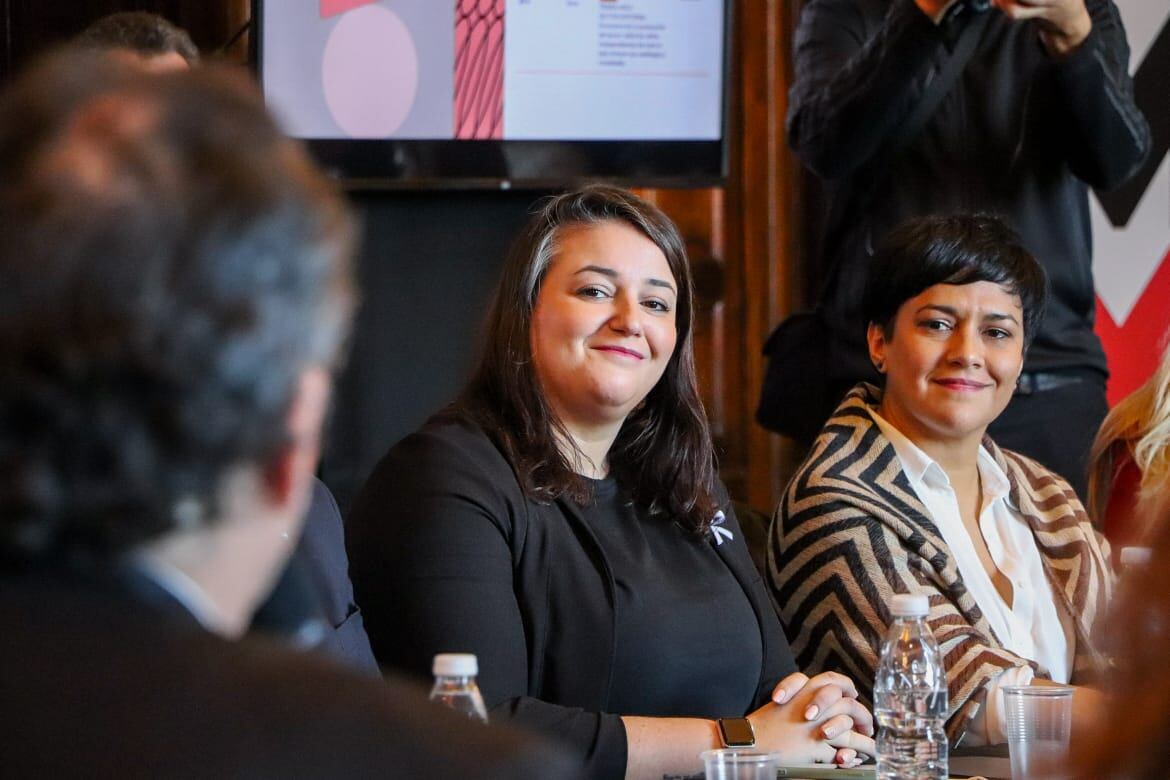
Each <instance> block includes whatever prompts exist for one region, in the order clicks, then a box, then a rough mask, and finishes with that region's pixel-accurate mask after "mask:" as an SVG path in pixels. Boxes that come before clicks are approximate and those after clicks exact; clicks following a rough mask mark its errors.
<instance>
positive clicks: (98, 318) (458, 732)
mask: <svg viewBox="0 0 1170 780" xmlns="http://www.w3.org/2000/svg"><path fill="white" fill-rule="evenodd" d="M0 180H2V181H3V182H4V187H3V189H2V190H0V225H3V226H4V240H3V241H0V635H2V636H3V640H2V641H0V734H2V735H3V737H2V744H3V749H0V774H2V775H4V776H11V777H99V778H100V777H118V778H127V777H281V778H293V777H304V778H315V777H329V778H332V777H376V776H402V777H423V778H449V777H497V778H525V777H546V776H553V777H565V776H572V775H569V774H567V773H566V772H565V771H564V770H565V765H564V763H563V759H562V757H561V756H560V755H559V754H557V753H556V752H551V751H549V750H548V749H547V748H545V747H541V746H539V745H534V744H533V743H532V741H531V740H530V739H528V738H524V737H521V736H519V735H517V734H515V733H514V732H512V731H510V730H509V729H506V728H505V729H491V728H485V727H482V726H478V725H476V724H472V723H470V722H468V721H467V720H466V719H465V718H461V717H459V716H458V715H456V714H454V713H452V712H450V711H448V710H445V709H442V708H439V707H436V706H434V705H431V704H430V703H428V702H427V701H426V697H425V695H424V694H423V692H422V691H421V690H420V689H418V688H416V687H415V686H413V685H409V684H407V683H404V682H402V681H393V680H387V681H386V683H385V684H383V683H381V682H380V681H377V680H371V679H370V678H369V677H368V676H367V675H363V674H360V673H357V672H355V671H352V670H350V669H347V668H345V667H343V666H341V665H339V664H336V663H334V662H331V661H329V660H327V659H324V658H320V657H315V656H312V655H309V654H304V653H299V652H296V651H293V650H291V649H289V648H288V647H287V646H286V645H285V644H284V643H278V642H273V641H268V640H265V639H262V638H257V637H251V636H245V632H246V631H247V629H248V627H249V624H250V622H251V620H252V617H253V613H254V612H255V610H256V609H257V607H258V606H259V604H260V603H261V602H262V601H263V600H264V598H265V597H266V595H267V594H268V591H269V589H270V588H271V587H272V585H273V583H274V582H275V581H276V578H277V575H278V574H279V572H280V571H281V569H282V568H283V566H284V563H285V561H286V560H287V559H288V557H289V555H290V553H291V550H292V547H293V540H294V539H295V537H296V535H297V534H298V532H299V530H300V525H301V522H302V518H303V516H304V512H305V508H306V506H307V504H308V501H309V494H310V491H311V490H312V489H313V477H312V475H313V469H314V468H315V465H316V461H317V455H318V451H319V444H320V438H321V423H322V419H323V418H324V416H325V411H326V407H327V405H328V399H329V394H330V388H331V384H332V381H331V369H332V368H333V366H334V365H335V364H336V363H337V361H338V360H339V358H340V356H341V353H342V349H341V345H342V343H343V341H344V340H345V336H346V334H347V332H348V330H349V323H350V320H351V312H352V309H353V305H354V298H355V294H354V290H353V282H352V270H351V256H352V247H351V236H352V233H353V229H352V224H351V218H350V216H349V214H348V210H347V209H346V208H345V206H344V204H343V202H342V199H341V197H340V195H339V194H338V192H337V191H336V189H335V187H334V186H333V185H332V184H331V183H330V182H329V181H328V180H327V179H326V178H325V177H324V176H323V175H321V174H320V173H319V172H318V171H317V170H316V169H315V168H314V167H313V166H312V164H311V163H310V162H309V160H308V157H307V155H306V154H305V152H304V150H303V149H302V148H301V147H300V146H299V145H298V144H297V143H295V142H293V141H291V140H289V139H287V138H285V137H284V136H283V135H282V134H281V132H280V131H279V129H278V128H277V126H276V124H275V122H274V121H273V120H272V119H271V118H270V117H269V116H268V115H267V113H266V112H265V110H264V107H263V105H262V102H261V100H260V97H259V94H258V91H257V90H256V89H255V86H254V85H253V84H252V83H251V82H250V81H249V80H248V79H247V78H246V76H245V75H244V74H242V73H239V72H228V71H223V72H220V71H218V70H217V69H207V70H198V71H189V72H180V73H171V74H167V75H153V74H148V73H146V72H144V71H143V70H142V69H141V68H138V67H128V66H125V65H121V64H119V63H116V62H114V61H113V60H112V59H111V58H108V57H95V56H93V55H90V54H84V55H83V54H79V53H76V52H74V53H72V54H69V55H61V56H59V57H57V58H54V59H51V60H49V61H47V62H45V63H43V64H41V65H40V66H38V67H36V68H34V69H33V70H32V71H30V72H29V73H27V74H26V75H25V76H23V77H22V78H21V79H20V80H18V81H17V82H16V83H15V84H14V85H13V86H12V88H11V90H10V91H8V92H7V93H6V94H4V96H3V97H2V98H0Z"/></svg>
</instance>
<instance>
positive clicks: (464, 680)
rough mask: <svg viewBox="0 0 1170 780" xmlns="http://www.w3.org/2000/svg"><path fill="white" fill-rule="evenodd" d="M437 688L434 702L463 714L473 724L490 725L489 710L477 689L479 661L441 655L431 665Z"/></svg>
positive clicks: (467, 655) (467, 656)
mask: <svg viewBox="0 0 1170 780" xmlns="http://www.w3.org/2000/svg"><path fill="white" fill-rule="evenodd" d="M431 672H432V673H433V674H434V675H435V685H434V687H433V688H431V697H430V698H431V701H434V702H438V703H439V704H442V705H444V706H446V707H450V708H451V709H453V710H455V711H456V712H462V713H463V714H464V715H466V716H467V717H469V718H471V719H472V720H477V721H479V722H480V723H487V722H488V716H487V708H486V707H484V706H483V696H482V695H481V694H480V692H479V686H478V685H476V682H475V676H476V675H477V674H479V661H478V660H476V657H475V656H474V655H473V654H471V653H440V654H439V655H436V656H435V661H434V663H433V664H432V665H431Z"/></svg>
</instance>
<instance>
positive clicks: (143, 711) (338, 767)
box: [0, 572, 576, 779]
mask: <svg viewBox="0 0 1170 780" xmlns="http://www.w3.org/2000/svg"><path fill="white" fill-rule="evenodd" d="M0 626H3V637H4V638H3V640H0V735H2V737H0V777H5V778H7V777H12V778H31V777H46V778H47V777H52V778H69V777H85V778H140V777H141V778H156V777H166V778H208V777H215V778H266V777H271V778H282V779H283V778H325V777H328V778H346V777H353V778H368V777H411V778H414V777H418V778H463V777H493V778H517V779H519V778H532V777H549V776H554V777H574V776H576V775H575V774H572V773H571V772H569V771H568V770H566V765H567V760H566V758H565V757H564V756H563V755H561V754H560V753H558V752H556V751H555V750H554V749H552V748H550V747H549V746H548V745H545V744H540V743H537V742H535V741H534V739H533V738H530V737H527V736H524V735H520V734H518V733H516V732H514V731H512V730H511V729H507V728H500V727H495V728H490V729H485V728H483V727H481V726H478V725H477V724H473V723H470V722H468V721H467V720H466V719H465V718H462V717H461V716H458V715H456V714H455V713H451V712H448V711H446V710H444V709H442V708H440V707H437V706H435V705H432V704H430V703H429V702H427V701H426V692H425V689H422V688H419V687H417V686H415V685H413V684H409V683H406V682H403V681H402V680H386V681H385V683H383V682H382V681H379V680H371V679H370V678H369V676H368V675H364V674H360V673H357V672H355V671H352V670H350V669H346V668H344V667H342V666H339V665H337V664H335V663H334V662H331V661H329V660H328V659H323V658H320V657H315V656H314V655H313V654H307V653H301V652H295V651H292V650H289V649H288V648H286V647H284V646H282V645H281V644H279V643H277V642H271V641H266V640H262V639H258V638H246V639H243V640H241V641H238V642H229V641H226V640H224V639H221V638H219V637H216V636H213V635H211V634H209V633H207V632H206V631H203V630H202V629H201V628H200V626H199V625H198V624H197V623H196V622H195V620H194V618H193V617H191V615H190V614H189V613H187V612H186V611H185V610H184V609H183V607H182V606H181V605H179V604H178V602H176V601H174V600H173V599H171V598H170V597H169V596H168V595H167V594H166V593H165V592H164V591H162V589H161V588H158V587H157V586H152V583H150V582H149V581H148V580H145V578H142V579H140V580H139V581H133V582H131V581H128V580H127V577H126V576H125V574H124V573H123V574H122V575H121V576H117V577H113V576H91V575H86V576H78V575H75V574H72V573H64V572H54V573H51V574H49V573H38V574H25V575H8V574H4V573H0Z"/></svg>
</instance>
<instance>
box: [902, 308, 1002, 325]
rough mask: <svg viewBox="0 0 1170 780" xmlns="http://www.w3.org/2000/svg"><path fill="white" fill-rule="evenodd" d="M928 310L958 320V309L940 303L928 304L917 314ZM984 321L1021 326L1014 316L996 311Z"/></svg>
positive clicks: (986, 316) (984, 318) (985, 317)
mask: <svg viewBox="0 0 1170 780" xmlns="http://www.w3.org/2000/svg"><path fill="white" fill-rule="evenodd" d="M927 310H932V311H937V312H941V313H942V314H947V315H950V316H951V317H955V318H956V319H957V318H958V316H959V310H958V309H956V308H954V307H953V306H943V305H942V304H939V303H928V304H926V305H925V306H922V307H920V308H919V309H918V312H917V313H919V314H920V313H922V312H924V311H927ZM983 321H984V322H1013V323H1015V324H1016V325H1019V324H1020V321H1019V320H1017V319H1016V317H1015V315H1014V314H1005V313H1002V312H996V311H993V312H991V313H989V314H986V315H984V317H983Z"/></svg>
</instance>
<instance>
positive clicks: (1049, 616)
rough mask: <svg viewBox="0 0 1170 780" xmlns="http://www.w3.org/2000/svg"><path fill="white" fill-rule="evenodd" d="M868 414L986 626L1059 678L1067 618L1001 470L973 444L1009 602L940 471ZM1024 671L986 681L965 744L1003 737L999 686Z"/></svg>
mask: <svg viewBox="0 0 1170 780" xmlns="http://www.w3.org/2000/svg"><path fill="white" fill-rule="evenodd" d="M869 413H870V416H872V417H873V420H874V422H875V423H877V426H878V428H880V429H881V432H882V433H883V434H884V435H885V437H886V438H887V439H888V440H889V441H890V444H892V445H893V446H894V451H895V452H896V453H897V455H898V460H899V461H900V462H901V464H902V471H903V472H904V473H905V474H906V477H907V479H908V480H909V481H910V486H911V487H912V488H913V489H914V493H915V494H916V495H917V496H918V499H919V500H920V501H921V502H922V503H923V504H924V505H925V506H926V509H927V511H929V512H930V517H931V519H932V520H934V524H935V525H936V526H937V527H938V530H939V533H940V534H941V535H942V538H943V540H944V541H945V542H946V543H947V546H948V547H949V548H950V551H951V555H952V556H954V559H955V563H956V565H957V566H958V568H959V574H960V576H962V578H963V583H964V584H965V585H966V586H967V589H968V590H969V591H970V593H971V595H972V597H974V599H975V603H976V604H978V605H979V609H980V610H981V611H982V612H983V615H984V616H985V617H986V618H987V622H988V623H990V624H991V630H992V631H993V632H994V633H995V636H996V638H997V639H998V640H999V641H1000V643H1001V644H1002V645H1003V646H1004V647H1005V648H1006V649H1008V650H1010V651H1011V652H1013V653H1015V654H1016V655H1019V656H1021V657H1023V658H1027V659H1029V660H1032V661H1036V662H1037V663H1038V664H1040V666H1041V667H1042V668H1044V669H1046V670H1047V671H1048V676H1049V679H1051V680H1053V681H1055V682H1060V683H1067V682H1068V681H1069V678H1070V675H1071V674H1072V665H1073V655H1074V653H1075V650H1076V646H1075V643H1076V634H1075V629H1074V626H1073V623H1072V617H1071V616H1070V615H1068V614H1066V612H1065V610H1063V609H1061V608H1059V607H1058V606H1057V604H1056V598H1055V595H1054V594H1053V592H1052V585H1051V583H1050V582H1049V581H1048V577H1047V576H1046V575H1045V573H1044V564H1043V561H1042V560H1041V558H1040V551H1039V549H1038V548H1037V547H1036V540H1035V537H1033V535H1032V530H1031V528H1029V526H1028V523H1027V521H1025V520H1024V518H1023V517H1022V516H1021V515H1020V513H1019V512H1018V511H1017V510H1016V509H1015V508H1013V507H1012V506H1011V504H1009V503H1008V501H1007V498H1008V489H1009V484H1008V479H1007V475H1006V474H1004V472H1003V469H1001V468H1000V467H999V464H997V463H996V462H995V460H994V459H993V458H992V457H991V453H989V452H988V451H987V450H986V449H985V448H984V447H983V446H982V445H980V447H979V456H978V457H979V459H978V468H979V478H980V480H981V481H982V484H983V505H982V507H980V510H979V530H980V532H981V533H982V534H983V541H984V542H985V543H986V544H987V552H988V554H989V555H990V556H991V560H992V562H994V563H995V566H996V568H998V569H999V571H1000V572H1002V573H1003V575H1004V576H1005V577H1006V578H1007V579H1008V581H1009V582H1010V583H1011V585H1012V603H1011V604H1009V603H1007V602H1006V601H1005V600H1004V598H1003V597H1002V596H1000V595H999V591H998V590H996V589H995V585H994V583H993V582H992V580H991V575H990V574H988V573H987V570H986V569H985V568H984V567H983V563H982V562H981V561H980V560H979V555H978V553H977V552H976V551H975V543H974V541H973V540H972V539H971V535H970V534H969V533H968V532H967V529H966V527H965V526H964V525H963V519H962V515H961V514H960V512H959V501H958V498H957V497H956V496H955V491H954V489H953V488H952V487H951V481H950V479H949V478H948V477H947V475H946V472H944V471H943V469H942V467H941V466H939V465H938V463H936V462H935V461H934V460H932V459H931V457H930V456H929V455H927V454H926V453H925V452H923V451H922V449H921V448H919V447H918V446H917V445H916V444H914V442H912V441H910V439H908V438H906V436H904V435H903V434H902V432H901V431H899V430H898V429H897V428H895V427H894V426H893V425H891V424H890V423H889V422H887V421H886V420H885V419H883V418H882V416H881V415H880V414H878V413H877V410H875V409H872V408H871V409H870V410H869ZM1032 677H1033V672H1032V669H1031V668H1030V667H1027V666H1023V667H1017V668H1015V669H1008V670H1007V671H1005V672H1003V673H1002V674H1000V675H999V676H998V677H997V678H995V680H994V681H992V683H991V685H990V688H989V690H988V692H987V698H986V700H985V702H986V703H985V705H984V707H983V711H982V717H976V718H975V719H974V720H973V721H972V723H971V728H970V730H969V731H968V732H967V737H966V743H967V744H971V745H977V744H994V743H997V742H1003V741H1004V740H1005V739H1006V735H1005V734H1004V725H1003V717H1002V714H1003V695H1002V693H1001V691H1000V689H1001V688H1002V687H1003V686H1008V685H1027V684H1028V683H1030V682H1031V681H1032Z"/></svg>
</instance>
